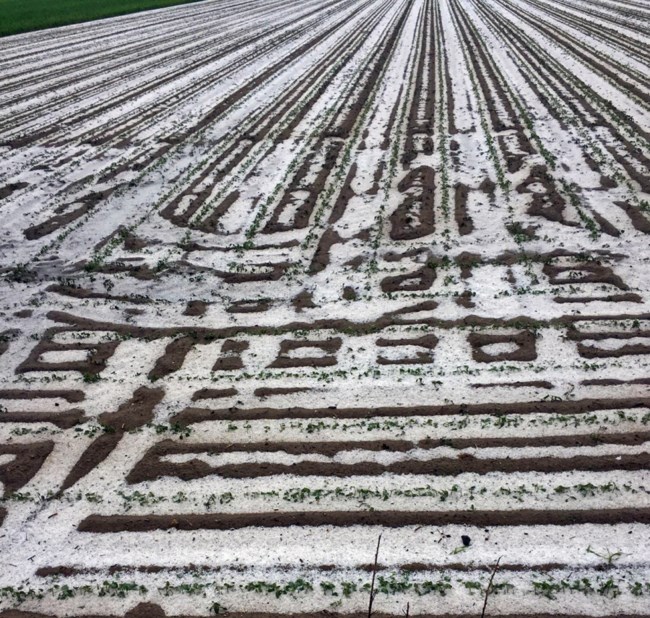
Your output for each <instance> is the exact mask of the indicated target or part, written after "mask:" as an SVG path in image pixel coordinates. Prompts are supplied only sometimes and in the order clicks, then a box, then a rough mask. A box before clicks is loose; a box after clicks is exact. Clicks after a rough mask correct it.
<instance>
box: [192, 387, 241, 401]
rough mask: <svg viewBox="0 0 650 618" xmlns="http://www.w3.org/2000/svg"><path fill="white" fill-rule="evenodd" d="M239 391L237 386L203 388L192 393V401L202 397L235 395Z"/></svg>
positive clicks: (218, 397)
mask: <svg viewBox="0 0 650 618" xmlns="http://www.w3.org/2000/svg"><path fill="white" fill-rule="evenodd" d="M238 392H239V391H238V390H237V389H236V388H232V387H231V388H218V389H217V388H202V389H200V390H198V391H196V392H195V393H194V394H193V395H192V401H200V400H201V399H221V398H222V397H233V396H234V395H236V394H237V393H238Z"/></svg>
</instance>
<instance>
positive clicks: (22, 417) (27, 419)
mask: <svg viewBox="0 0 650 618" xmlns="http://www.w3.org/2000/svg"><path fill="white" fill-rule="evenodd" d="M86 420H88V419H87V417H86V416H85V414H84V411H83V410H77V409H73V410H65V411H63V412H29V411H25V412H23V411H22V410H21V411H20V412H3V413H2V414H0V423H52V425H55V426H56V427H58V428H59V429H70V428H71V427H74V426H75V425H78V424H79V423H82V422H84V421H86Z"/></svg>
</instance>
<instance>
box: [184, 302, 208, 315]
mask: <svg viewBox="0 0 650 618" xmlns="http://www.w3.org/2000/svg"><path fill="white" fill-rule="evenodd" d="M208 306H209V305H208V303H206V302H205V301H203V300H191V301H189V302H188V303H187V307H185V311H184V312H183V315H190V316H193V317H198V316H201V315H205V312H206V311H207V309H208Z"/></svg>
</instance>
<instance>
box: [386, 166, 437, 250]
mask: <svg viewBox="0 0 650 618" xmlns="http://www.w3.org/2000/svg"><path fill="white" fill-rule="evenodd" d="M435 175H436V173H435V171H434V170H433V168H431V167H427V166H424V165H422V166H420V167H417V168H415V169H414V170H411V171H410V172H409V173H408V174H407V175H406V176H404V178H402V180H401V181H400V182H399V184H398V185H397V189H398V191H399V192H400V193H403V194H406V196H405V197H404V199H403V201H402V203H401V204H400V205H399V206H398V207H397V208H396V209H395V211H394V212H393V213H392V214H391V215H390V222H391V230H390V237H391V239H392V240H411V239H414V238H422V237H423V236H428V235H429V234H433V232H434V230H435V227H434V196H435Z"/></svg>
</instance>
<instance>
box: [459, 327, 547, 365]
mask: <svg viewBox="0 0 650 618" xmlns="http://www.w3.org/2000/svg"><path fill="white" fill-rule="evenodd" d="M467 340H468V341H469V343H470V345H471V346H472V358H473V359H474V360H475V361H477V362H479V363H496V362H499V361H533V360H535V359H536V358H537V349H536V347H535V333H533V332H530V331H522V332H520V333H517V334H516V335H497V334H488V333H470V334H469V335H468V337H467ZM495 343H514V344H516V345H518V346H519V347H518V349H516V350H514V351H512V352H501V353H500V354H494V355H491V354H488V353H486V352H484V351H483V349H482V348H483V347H484V346H488V345H492V344H495Z"/></svg>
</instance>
